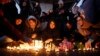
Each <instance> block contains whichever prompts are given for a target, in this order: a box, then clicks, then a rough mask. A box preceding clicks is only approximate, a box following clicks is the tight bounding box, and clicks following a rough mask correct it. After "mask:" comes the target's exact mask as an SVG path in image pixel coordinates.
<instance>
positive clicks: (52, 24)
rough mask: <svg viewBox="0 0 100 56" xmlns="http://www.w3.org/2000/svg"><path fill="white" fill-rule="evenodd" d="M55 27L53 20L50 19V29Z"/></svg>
mask: <svg viewBox="0 0 100 56" xmlns="http://www.w3.org/2000/svg"><path fill="white" fill-rule="evenodd" d="M54 28H55V22H54V21H51V22H50V29H54Z"/></svg>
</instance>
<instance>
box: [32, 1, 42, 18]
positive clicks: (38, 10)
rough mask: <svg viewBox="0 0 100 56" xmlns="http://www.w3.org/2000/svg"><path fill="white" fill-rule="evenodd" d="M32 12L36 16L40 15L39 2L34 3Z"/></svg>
mask: <svg viewBox="0 0 100 56" xmlns="http://www.w3.org/2000/svg"><path fill="white" fill-rule="evenodd" d="M33 13H34V15H35V16H36V17H37V18H40V15H41V7H40V4H39V2H36V3H35V6H34V11H33Z"/></svg>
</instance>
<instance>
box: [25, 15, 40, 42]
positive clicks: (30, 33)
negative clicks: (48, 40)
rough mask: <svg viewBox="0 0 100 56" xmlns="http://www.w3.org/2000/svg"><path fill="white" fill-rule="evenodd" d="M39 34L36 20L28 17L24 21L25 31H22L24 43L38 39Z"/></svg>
mask: <svg viewBox="0 0 100 56" xmlns="http://www.w3.org/2000/svg"><path fill="white" fill-rule="evenodd" d="M40 33H41V31H40V29H39V24H38V20H37V19H36V17H34V16H29V17H28V19H27V20H26V30H25V31H24V36H25V37H26V41H27V40H28V41H29V40H31V39H35V38H37V37H40Z"/></svg>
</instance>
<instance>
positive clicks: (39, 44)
mask: <svg viewBox="0 0 100 56" xmlns="http://www.w3.org/2000/svg"><path fill="white" fill-rule="evenodd" d="M43 48H44V49H45V50H46V51H47V52H50V51H53V50H54V51H55V52H59V51H60V49H59V47H56V46H55V45H54V44H53V43H52V42H50V43H49V44H48V43H45V45H44V44H43V41H42V40H33V41H32V43H31V44H29V43H23V44H20V45H19V46H7V50H13V51H16V50H17V51H18V50H19V51H22V50H27V51H29V50H34V51H40V50H41V49H43ZM80 50H81V51H86V50H92V51H94V50H95V48H83V49H82V48H78V51H80ZM64 51H65V52H66V51H69V49H67V48H65V49H64ZM72 51H75V49H72Z"/></svg>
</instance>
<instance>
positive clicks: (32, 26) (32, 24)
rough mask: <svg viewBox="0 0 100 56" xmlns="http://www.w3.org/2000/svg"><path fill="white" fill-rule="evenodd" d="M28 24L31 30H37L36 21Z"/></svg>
mask: <svg viewBox="0 0 100 56" xmlns="http://www.w3.org/2000/svg"><path fill="white" fill-rule="evenodd" d="M28 23H29V26H30V28H32V29H35V27H36V22H35V21H33V20H29V22H28Z"/></svg>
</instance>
